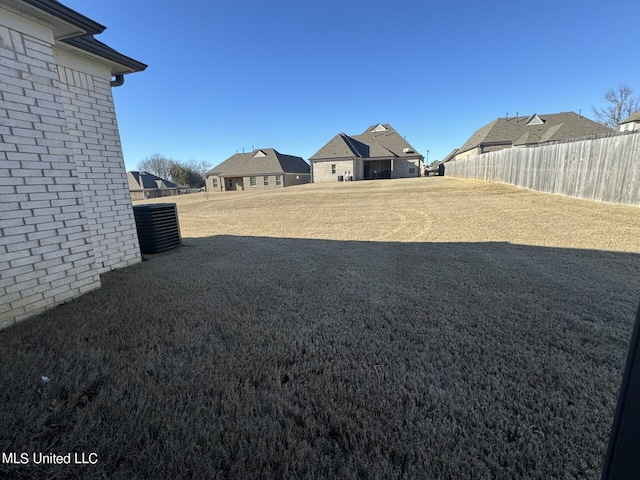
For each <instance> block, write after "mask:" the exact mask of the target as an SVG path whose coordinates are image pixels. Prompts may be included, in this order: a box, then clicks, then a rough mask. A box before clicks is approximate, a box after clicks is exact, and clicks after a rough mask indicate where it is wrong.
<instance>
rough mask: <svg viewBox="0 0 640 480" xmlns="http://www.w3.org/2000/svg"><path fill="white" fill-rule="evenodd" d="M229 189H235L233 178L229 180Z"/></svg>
mask: <svg viewBox="0 0 640 480" xmlns="http://www.w3.org/2000/svg"><path fill="white" fill-rule="evenodd" d="M229 188H233V180H232V179H231V178H230V179H229Z"/></svg>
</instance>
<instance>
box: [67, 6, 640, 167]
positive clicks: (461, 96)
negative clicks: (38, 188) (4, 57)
mask: <svg viewBox="0 0 640 480" xmlns="http://www.w3.org/2000/svg"><path fill="white" fill-rule="evenodd" d="M62 2H63V3H64V4H65V5H67V6H68V7H70V8H73V9H74V10H76V11H78V12H80V13H82V14H83V15H86V16H88V17H89V18H91V19H93V20H95V21H97V22H99V23H101V24H103V25H105V26H106V27H107V30H105V32H104V33H102V34H100V35H99V36H97V38H98V39H99V40H101V41H102V42H104V43H106V44H108V45H109V46H111V47H113V48H115V49H116V50H118V51H120V52H121V53H123V54H125V55H128V56H130V57H132V58H135V59H136V60H139V61H141V62H144V63H146V64H148V65H149V67H148V68H147V70H145V71H144V72H141V73H136V74H132V75H127V76H126V82H125V84H124V85H123V86H122V87H119V88H115V89H114V90H113V91H114V99H115V103H116V112H117V115H118V124H119V127H120V136H121V139H122V146H123V151H124V156H125V163H126V167H127V170H135V169H136V168H137V165H138V163H139V162H140V160H142V159H144V158H145V157H148V156H150V155H152V154H155V153H160V154H163V155H165V156H166V157H169V158H173V159H176V160H182V161H189V160H198V161H201V160H205V161H208V162H209V163H210V164H211V165H212V166H214V165H217V164H218V163H220V162H222V161H224V160H225V159H227V158H228V157H229V156H231V155H233V154H234V153H236V152H241V151H243V149H244V151H250V150H252V149H253V148H270V147H271V148H275V149H276V150H278V151H280V152H281V153H286V154H290V155H298V156H301V157H303V158H304V159H308V158H309V157H310V156H311V155H313V154H314V153H315V152H316V151H318V150H319V149H320V148H321V147H322V146H323V145H324V144H325V143H326V142H328V141H329V140H330V139H331V138H332V137H333V136H334V135H336V134H337V133H340V132H344V133H346V134H351V135H356V134H360V133H362V132H363V131H364V130H365V129H366V128H367V127H368V126H369V125H372V124H376V123H389V124H391V125H392V126H393V127H394V128H395V129H396V130H397V131H398V133H400V134H401V135H403V136H405V137H406V139H407V140H408V141H409V142H410V143H411V144H412V145H413V146H414V148H416V149H417V150H418V151H419V152H420V153H422V155H424V156H425V157H426V156H427V151H429V153H428V158H429V162H431V161H433V160H437V159H441V158H443V157H444V156H446V155H447V154H448V153H449V152H450V151H451V150H452V149H454V148H457V147H459V146H461V145H462V144H463V143H464V142H465V141H466V140H467V138H468V137H470V136H471V134H472V133H473V132H474V131H475V130H477V129H478V128H480V127H482V126H483V125H485V124H487V123H489V122H490V121H492V120H494V119H495V118H497V117H501V116H504V115H505V114H507V113H508V114H509V115H510V116H511V115H513V116H515V115H516V113H518V114H520V115H530V114H533V113H538V114H544V113H557V112H564V111H575V112H576V113H578V112H580V111H581V112H582V114H583V115H585V116H587V117H590V118H592V107H593V106H594V105H595V106H605V104H606V102H605V100H604V98H603V96H604V93H605V92H606V90H607V89H609V88H611V87H616V86H618V85H620V84H627V85H629V87H631V89H632V90H633V91H634V93H635V94H636V95H640V61H639V55H638V50H637V45H638V35H637V31H638V28H637V25H638V19H639V18H640V2H625V3H623V4H617V5H612V4H611V2H608V1H607V2H605V1H594V0H580V1H578V0H564V1H563V0H555V1H548V0H537V1H535V2H522V1H518V2H513V1H507V0H504V1H497V0H487V1H484V2H477V1H457V2H450V1H430V2H428V1H424V0H396V1H395V2H389V1H388V0H387V1H379V0H369V1H362V0H340V1H336V0H324V1H321V2H302V1H300V0H272V1H270V2H267V1H257V0H216V1H209V0H190V1H185V2H178V1H175V0H171V1H169V0H156V1H154V2H147V1H143V0H126V1H125V0H110V1H108V2H105V1H98V0H94V1H87V0H62Z"/></svg>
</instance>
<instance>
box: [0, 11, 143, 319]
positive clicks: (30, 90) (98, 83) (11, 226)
mask: <svg viewBox="0 0 640 480" xmlns="http://www.w3.org/2000/svg"><path fill="white" fill-rule="evenodd" d="M104 29H105V27H104V26H102V25H100V24H99V23H97V22H95V21H93V20H91V19H89V18H87V17H85V16H84V15H82V14H80V13H78V12H76V11H74V10H72V9H70V8H68V7H65V6H64V5H62V4H61V3H59V2H57V1H54V0H3V1H2V2H1V3H0V47H1V48H0V79H1V80H0V99H1V100H0V172H4V173H1V174H0V238H1V239H2V241H1V242H0V328H3V327H7V326H9V325H11V324H13V323H15V322H17V321H19V320H22V319H24V318H27V317H29V316H31V315H34V314H36V313H39V312H42V311H43V310H45V309H47V308H51V307H53V306H55V305H58V304H60V303H63V302H66V301H69V300H71V299H73V298H75V297H77V296H79V295H82V294H84V293H86V292H88V291H91V290H94V289H96V288H98V287H100V274H102V273H103V272H107V271H109V270H113V269H116V268H121V267H126V266H128V265H132V264H134V263H138V262H140V261H141V256H140V248H139V244H138V236H137V232H136V224H135V219H134V215H133V208H132V205H131V198H130V196H129V188H128V185H127V178H126V171H125V166H124V159H123V157H122V148H121V145H120V134H119V132H118V126H117V122H116V114H115V108H114V103H113V96H112V93H111V89H112V88H113V87H117V86H119V85H122V83H123V82H124V75H126V74H129V73H133V72H139V71H142V70H144V69H145V68H146V65H144V64H142V63H140V62H138V61H136V60H133V59H131V58H129V57H126V56H124V55H122V54H120V53H118V52H117V51H115V50H113V49H111V48H110V47H108V46H106V45H105V44H103V43H100V42H98V41H97V40H96V39H95V38H94V37H93V36H94V35H96V34H99V33H101V32H102V31H103V30H104Z"/></svg>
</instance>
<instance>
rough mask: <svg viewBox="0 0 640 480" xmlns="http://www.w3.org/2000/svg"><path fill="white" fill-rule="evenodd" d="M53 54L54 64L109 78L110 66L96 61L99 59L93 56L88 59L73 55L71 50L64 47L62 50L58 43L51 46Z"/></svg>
mask: <svg viewBox="0 0 640 480" xmlns="http://www.w3.org/2000/svg"><path fill="white" fill-rule="evenodd" d="M53 55H54V58H55V59H56V64H58V65H60V66H61V67H65V68H70V69H71V70H76V71H78V72H82V73H86V74H87V75H91V76H93V77H99V78H103V79H105V80H108V81H110V80H111V68H110V67H109V66H108V65H106V64H101V63H98V62H99V60H98V59H97V58H95V57H94V58H91V59H89V58H86V57H84V56H79V55H73V53H72V52H70V51H68V50H66V49H64V51H63V50H61V49H60V48H59V46H58V45H56V46H55V47H54V48H53Z"/></svg>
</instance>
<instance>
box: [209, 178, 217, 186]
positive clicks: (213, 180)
mask: <svg viewBox="0 0 640 480" xmlns="http://www.w3.org/2000/svg"><path fill="white" fill-rule="evenodd" d="M211 185H213V188H218V179H217V178H214V179H212V180H211Z"/></svg>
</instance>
